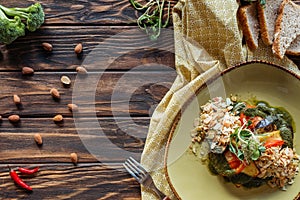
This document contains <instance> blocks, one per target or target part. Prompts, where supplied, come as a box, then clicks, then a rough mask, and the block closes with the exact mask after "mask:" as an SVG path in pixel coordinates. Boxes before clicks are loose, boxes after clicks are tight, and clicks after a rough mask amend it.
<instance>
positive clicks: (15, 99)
mask: <svg viewBox="0 0 300 200" xmlns="http://www.w3.org/2000/svg"><path fill="white" fill-rule="evenodd" d="M13 100H14V103H15V104H16V105H18V104H21V98H20V97H19V96H18V95H17V94H15V95H14V96H13Z"/></svg>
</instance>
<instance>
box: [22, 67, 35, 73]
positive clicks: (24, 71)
mask: <svg viewBox="0 0 300 200" xmlns="http://www.w3.org/2000/svg"><path fill="white" fill-rule="evenodd" d="M33 73H34V70H33V69H32V68H31V67H23V68H22V74H23V75H32V74H33Z"/></svg>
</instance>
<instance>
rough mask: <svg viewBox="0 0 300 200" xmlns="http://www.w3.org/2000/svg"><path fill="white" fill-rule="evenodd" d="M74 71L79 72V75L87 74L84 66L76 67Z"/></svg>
mask: <svg viewBox="0 0 300 200" xmlns="http://www.w3.org/2000/svg"><path fill="white" fill-rule="evenodd" d="M76 72H77V73H78V74H81V75H85V74H87V70H86V68H84V67H81V66H80V67H76Z"/></svg>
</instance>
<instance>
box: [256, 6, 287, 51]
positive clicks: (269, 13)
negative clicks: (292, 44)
mask: <svg viewBox="0 0 300 200" xmlns="http://www.w3.org/2000/svg"><path fill="white" fill-rule="evenodd" d="M281 3H282V0H266V4H265V5H261V4H260V3H259V4H257V12H258V21H259V26H260V36H261V39H262V41H263V42H264V43H265V44H266V45H271V44H273V39H274V31H275V21H276V19H277V16H278V10H279V7H280V4H281Z"/></svg>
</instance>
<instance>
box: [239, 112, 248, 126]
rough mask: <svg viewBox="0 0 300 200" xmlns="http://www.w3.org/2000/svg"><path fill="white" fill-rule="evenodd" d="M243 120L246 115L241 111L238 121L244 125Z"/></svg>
mask: <svg viewBox="0 0 300 200" xmlns="http://www.w3.org/2000/svg"><path fill="white" fill-rule="evenodd" d="M245 121H246V122H247V116H246V115H245V113H243V112H241V114H240V122H241V123H242V125H244V123H245Z"/></svg>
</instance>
